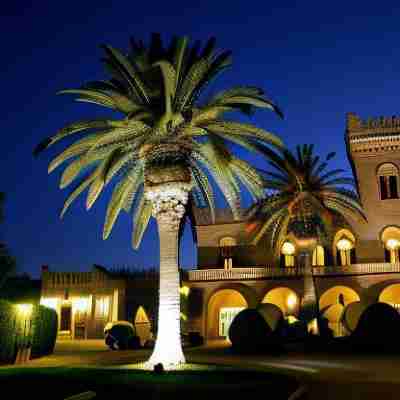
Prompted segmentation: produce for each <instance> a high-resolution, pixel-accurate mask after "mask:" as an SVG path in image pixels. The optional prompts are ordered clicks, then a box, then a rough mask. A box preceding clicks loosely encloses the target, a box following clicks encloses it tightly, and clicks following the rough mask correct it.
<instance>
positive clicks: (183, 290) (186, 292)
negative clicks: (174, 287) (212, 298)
mask: <svg viewBox="0 0 400 400" xmlns="http://www.w3.org/2000/svg"><path fill="white" fill-rule="evenodd" d="M189 292H190V288H189V287H188V286H182V287H181V288H180V289H179V293H180V294H181V295H183V296H185V297H188V296H189Z"/></svg>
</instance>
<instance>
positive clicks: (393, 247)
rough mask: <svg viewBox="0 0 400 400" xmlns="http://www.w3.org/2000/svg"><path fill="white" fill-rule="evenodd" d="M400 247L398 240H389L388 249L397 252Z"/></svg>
mask: <svg viewBox="0 0 400 400" xmlns="http://www.w3.org/2000/svg"><path fill="white" fill-rule="evenodd" d="M399 247H400V241H398V240H397V239H389V240H387V242H386V248H387V249H388V250H396V249H398V248H399Z"/></svg>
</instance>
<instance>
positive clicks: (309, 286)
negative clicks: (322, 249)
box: [301, 251, 317, 308]
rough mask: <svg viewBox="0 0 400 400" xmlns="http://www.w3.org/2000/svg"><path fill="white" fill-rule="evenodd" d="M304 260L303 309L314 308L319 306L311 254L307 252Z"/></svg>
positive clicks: (304, 254)
mask: <svg viewBox="0 0 400 400" xmlns="http://www.w3.org/2000/svg"><path fill="white" fill-rule="evenodd" d="M302 256H303V257H302V258H303V274H304V275H303V299H302V301H301V306H302V307H303V308H310V307H311V308H312V307H315V305H316V304H317V293H316V290H315V284H314V277H313V273H312V265H311V264H312V262H311V254H310V253H309V252H308V251H307V252H304V253H303V254H302Z"/></svg>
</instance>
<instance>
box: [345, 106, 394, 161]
mask: <svg viewBox="0 0 400 400" xmlns="http://www.w3.org/2000/svg"><path fill="white" fill-rule="evenodd" d="M346 135H347V140H348V142H349V145H350V151H351V152H352V153H367V154H370V153H387V152H398V151H400V117H396V116H393V117H377V118H368V119H367V120H362V119H361V118H360V117H359V116H358V115H356V114H354V113H347V115H346Z"/></svg>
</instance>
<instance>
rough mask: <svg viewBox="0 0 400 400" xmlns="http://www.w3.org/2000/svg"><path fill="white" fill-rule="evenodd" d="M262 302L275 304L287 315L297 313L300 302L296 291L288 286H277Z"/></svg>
mask: <svg viewBox="0 0 400 400" xmlns="http://www.w3.org/2000/svg"><path fill="white" fill-rule="evenodd" d="M261 302H262V303H271V304H275V305H276V306H278V307H279V308H280V309H281V311H282V313H283V315H284V316H285V317H288V316H289V315H297V313H298V308H299V304H300V301H299V297H298V296H297V294H296V292H295V291H294V290H292V289H289V288H288V287H277V288H275V289H272V290H270V291H269V292H268V293H267V294H266V295H265V296H264V298H263V300H262V301H261Z"/></svg>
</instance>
